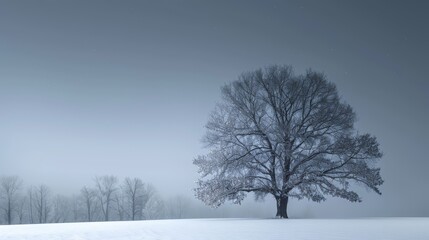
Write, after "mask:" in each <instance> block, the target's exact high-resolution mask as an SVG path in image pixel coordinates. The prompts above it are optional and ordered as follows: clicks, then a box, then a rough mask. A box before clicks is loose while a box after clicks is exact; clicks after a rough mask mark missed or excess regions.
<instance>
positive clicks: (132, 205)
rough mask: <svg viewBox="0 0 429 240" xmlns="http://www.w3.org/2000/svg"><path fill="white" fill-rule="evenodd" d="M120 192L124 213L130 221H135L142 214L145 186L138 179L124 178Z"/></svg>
mask: <svg viewBox="0 0 429 240" xmlns="http://www.w3.org/2000/svg"><path fill="white" fill-rule="evenodd" d="M121 188H122V191H123V194H124V197H125V202H126V208H127V210H126V212H127V214H128V216H129V217H130V219H131V220H136V218H138V215H139V213H141V212H142V208H143V204H144V203H143V198H144V194H145V191H144V190H145V186H144V184H143V181H142V180H141V179H139V178H132V179H131V178H128V177H127V178H125V180H124V183H123V184H122V187H121Z"/></svg>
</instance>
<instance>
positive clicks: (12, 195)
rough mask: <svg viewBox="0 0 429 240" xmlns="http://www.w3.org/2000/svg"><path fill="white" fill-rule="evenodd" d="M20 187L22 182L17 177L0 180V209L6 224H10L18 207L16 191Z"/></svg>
mask: <svg viewBox="0 0 429 240" xmlns="http://www.w3.org/2000/svg"><path fill="white" fill-rule="evenodd" d="M21 187H22V180H21V179H20V178H19V177H17V176H8V177H2V178H1V179H0V197H1V200H2V204H1V206H0V207H1V209H2V210H3V211H4V214H5V220H6V222H7V224H12V221H13V213H14V212H15V211H16V210H17V207H18V191H19V190H20V189H21Z"/></svg>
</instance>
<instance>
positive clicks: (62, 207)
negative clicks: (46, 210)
mask: <svg viewBox="0 0 429 240" xmlns="http://www.w3.org/2000/svg"><path fill="white" fill-rule="evenodd" d="M70 200H71V199H69V198H68V197H65V196H62V195H56V196H55V197H54V198H53V200H52V217H51V222H54V223H64V222H68V221H70V216H71V210H72V209H71V207H72V205H71V201H70Z"/></svg>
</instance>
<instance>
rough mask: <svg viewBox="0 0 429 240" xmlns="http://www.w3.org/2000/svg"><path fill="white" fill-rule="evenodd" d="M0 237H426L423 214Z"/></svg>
mask: <svg viewBox="0 0 429 240" xmlns="http://www.w3.org/2000/svg"><path fill="white" fill-rule="evenodd" d="M0 239H1V240H6V239H7V240H9V239H10V240H18V239H19V240H21V239H35V240H54V239H55V240H56V239H64V240H86V239H91V240H113V239H115V240H125V239H126V240H137V239H138V240H145V239H150V240H152V239H153V240H155V239H165V240H170V239H175V240H194V239H195V240H203V239H204V240H214V239H228V240H253V239H264V240H274V239H279V240H280V239H281V240H284V239H293V240H299V239H317V240H325V239H327V240H328V239H329V240H335V239H353V240H354V239H356V240H371V239H374V240H375V239H377V240H379V239H391V240H393V239H413V240H419V239H422V240H423V239H425V240H427V239H429V218H370V219H289V220H283V219H187V220H158V221H135V222H92V223H64V224H40V225H37V224H35V225H12V226H0Z"/></svg>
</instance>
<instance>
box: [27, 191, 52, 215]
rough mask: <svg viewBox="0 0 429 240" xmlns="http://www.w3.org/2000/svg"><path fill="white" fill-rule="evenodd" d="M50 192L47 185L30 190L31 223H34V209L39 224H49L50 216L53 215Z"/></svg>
mask: <svg viewBox="0 0 429 240" xmlns="http://www.w3.org/2000/svg"><path fill="white" fill-rule="evenodd" d="M49 197H50V191H49V188H48V187H47V186H46V185H43V184H42V185H39V186H37V187H31V188H30V190H29V199H30V202H29V204H30V209H31V210H30V211H31V221H33V209H34V215H35V216H34V217H35V218H36V221H37V222H38V223H47V222H48V219H49V215H50V213H51V205H50V201H49Z"/></svg>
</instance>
